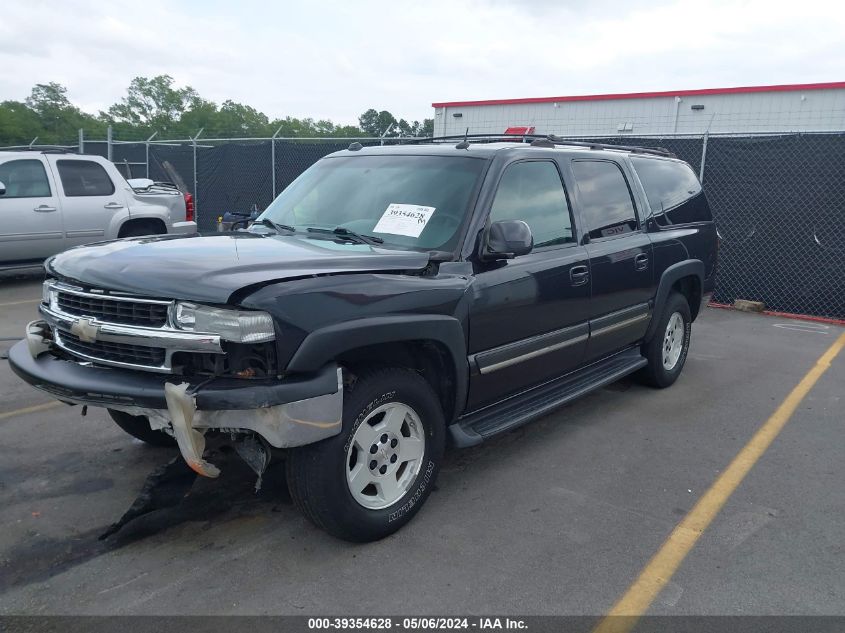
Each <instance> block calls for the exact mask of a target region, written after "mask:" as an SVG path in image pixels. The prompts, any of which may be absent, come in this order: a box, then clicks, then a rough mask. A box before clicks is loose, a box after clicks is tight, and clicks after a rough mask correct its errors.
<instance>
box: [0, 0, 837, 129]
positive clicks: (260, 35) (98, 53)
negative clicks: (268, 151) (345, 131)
mask: <svg viewBox="0 0 845 633" xmlns="http://www.w3.org/2000/svg"><path fill="white" fill-rule="evenodd" d="M844 30H845V8H843V5H841V4H840V3H836V2H824V1H815V0H807V1H804V2H801V3H795V2H789V3H787V2H780V1H770V2H764V1H762V0H749V1H745V2H719V1H716V2H714V1H710V2H708V1H705V0H698V1H695V2H685V1H675V2H664V3H655V2H647V1H644V0H643V1H639V2H618V3H617V2H612V1H610V0H600V1H597V2H589V3H583V2H574V1H573V2H569V1H567V2H553V1H545V0H544V1H539V0H533V1H529V0H522V1H519V0H511V1H507V0H462V1H461V0H429V1H427V2H424V3H419V2H399V1H393V2H389V1H386V2H377V1H375V0H362V1H359V2H354V3H350V2H342V1H340V0H324V1H321V2H319V3H317V2H285V3H261V2H252V1H249V0H242V1H241V2H238V3H236V4H235V5H232V4H231V3H212V2H201V1H199V0H196V1H194V2H183V3H181V4H180V3H176V2H172V1H165V0H145V1H144V2H142V3H139V2H137V1H135V0H112V1H111V2H108V3H103V2H101V0H71V1H64V2H60V3H57V2H44V1H37V0H7V1H6V2H5V3H4V8H3V20H2V22H0V68H3V69H4V71H3V73H0V99H23V98H24V97H25V96H27V95H28V93H29V90H30V89H31V87H32V85H33V84H35V83H43V82H47V81H58V82H60V83H62V84H65V85H66V86H67V87H68V91H69V95H70V97H71V99H72V100H73V101H74V102H75V103H77V104H79V105H80V106H81V107H82V108H83V109H86V110H89V111H97V110H99V109H105V108H107V107H108V106H109V105H110V104H111V103H114V102H115V101H116V100H118V99H119V98H120V97H121V96H122V95H123V94H124V91H125V89H126V86H127V85H128V83H129V81H130V80H131V79H132V77H134V76H138V75H145V76H152V75H155V74H161V73H168V74H170V75H172V76H173V77H174V78H175V79H176V80H177V82H178V83H180V84H190V85H192V86H193V87H194V88H196V89H197V90H198V91H199V92H200V94H202V95H203V96H204V97H206V98H209V99H212V100H215V101H218V102H220V101H223V100H224V99H234V100H235V101H240V102H243V103H247V104H250V105H253V106H255V107H257V108H259V109H260V110H263V111H264V112H266V113H267V114H268V115H269V116H271V117H277V116H285V115H292V116H313V117H315V118H330V119H333V120H335V121H337V122H354V121H355V120H356V119H357V116H358V114H360V113H361V112H362V111H363V110H365V109H366V108H369V107H378V108H386V109H388V110H390V111H392V112H393V113H394V114H396V115H398V116H403V117H406V118H412V119H414V118H415V119H421V118H423V117H430V116H431V114H432V111H431V109H430V104H431V102H432V101H442V100H463V99H480V98H500V97H523V96H550V95H565V94H585V93H586V94H589V93H600V92H627V91H641V90H660V89H666V90H670V89H682V88H699V87H721V86H731V85H754V84H768V83H804V82H812V81H832V80H842V79H845V77H842V76H841V72H842V67H841V60H842V58H843V54H844V53H845V43H843V38H842V37H841V33H842V32H843V31H844Z"/></svg>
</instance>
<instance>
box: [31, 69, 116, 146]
mask: <svg viewBox="0 0 845 633" xmlns="http://www.w3.org/2000/svg"><path fill="white" fill-rule="evenodd" d="M25 105H26V107H27V108H28V109H29V110H30V112H32V113H33V114H34V115H35V117H36V118H37V120H38V123H39V127H40V129H39V130H38V133H37V136H38V140H39V143H63V142H64V143H68V142H70V143H72V142H74V141H75V139H76V136H77V131H78V130H79V129H80V128H88V129H89V130H91V131H96V132H101V131H102V126H100V125H98V124H97V121H96V119H95V118H94V117H92V116H91V115H90V114H86V113H84V112H82V111H81V110H80V109H79V108H77V107H76V106H75V105H73V104H72V103H71V102H70V100H69V99H68V97H67V88H65V87H64V86H62V85H61V84H58V83H56V82H53V81H51V82H50V83H47V84H35V86H34V87H33V89H32V93H31V94H30V95H29V97H27V98H26V102H25ZM21 114H23V113H21ZM30 140H32V139H30Z"/></svg>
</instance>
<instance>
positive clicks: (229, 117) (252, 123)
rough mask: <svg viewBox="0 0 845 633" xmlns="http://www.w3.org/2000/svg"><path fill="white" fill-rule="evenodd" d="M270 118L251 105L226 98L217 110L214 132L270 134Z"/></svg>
mask: <svg viewBox="0 0 845 633" xmlns="http://www.w3.org/2000/svg"><path fill="white" fill-rule="evenodd" d="M270 127H271V126H270V120H269V119H268V118H267V115H266V114H264V113H263V112H259V111H258V110H256V109H255V108H253V107H252V106H248V105H244V104H242V103H235V102H234V101H232V100H226V101H224V102H223V104H222V105H221V106H220V110H219V111H218V112H217V119H216V125H215V128H214V130H215V133H216V134H219V135H221V136H236V137H237V136H253V137H258V136H272V134H273V132H275V128H274V129H273V130H271V129H270Z"/></svg>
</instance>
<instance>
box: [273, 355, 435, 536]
mask: <svg viewBox="0 0 845 633" xmlns="http://www.w3.org/2000/svg"><path fill="white" fill-rule="evenodd" d="M444 446H445V424H444V420H443V411H442V408H441V406H440V401H439V399H438V398H437V395H436V394H435V393H434V390H433V389H432V388H431V386H430V385H429V384H428V382H427V381H426V380H425V379H424V378H423V377H422V376H420V375H419V374H418V373H416V372H414V371H412V370H410V369H402V368H386V369H372V370H367V371H365V372H361V373H360V374H358V376H357V379H356V381H355V384H354V386H353V388H352V389H350V390H348V391H347V392H346V393H345V394H344V402H343V428H342V430H341V432H340V433H339V434H338V435H336V436H335V437H332V438H329V439H327V440H323V441H322V442H318V443H316V444H311V445H308V446H302V447H299V448H296V449H293V450H291V451H290V453H289V455H288V459H287V480H288V488H289V490H290V494H291V497H292V498H293V500H294V503H295V504H296V506H297V507H298V508H299V509H300V510H301V511H302V512H303V514H304V515H305V516H306V517H307V518H308V519H309V520H310V521H311V522H312V523H314V524H315V525H317V526H318V527H320V528H322V529H324V530H326V531H327V532H328V533H329V534H331V535H333V536H336V537H337V538H341V539H344V540H347V541H354V542H368V541H375V540H378V539H380V538H384V537H385V536H387V535H389V534H392V533H393V532H395V531H396V530H398V529H399V528H401V527H402V526H403V525H405V524H406V523H407V522H408V521H410V520H411V519H412V518H413V517H414V515H415V514H416V513H417V512H418V511H419V509H420V507H421V506H422V505H423V503H424V502H425V500H426V499H427V498H428V495H429V494H430V493H431V490H432V488H433V487H434V481H435V479H436V478H437V473H438V471H439V470H440V464H441V462H442V460H443V451H444Z"/></svg>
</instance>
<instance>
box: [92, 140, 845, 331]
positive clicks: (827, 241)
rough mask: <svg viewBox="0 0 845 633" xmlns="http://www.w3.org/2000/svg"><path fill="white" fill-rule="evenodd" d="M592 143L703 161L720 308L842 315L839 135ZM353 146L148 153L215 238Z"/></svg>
mask: <svg viewBox="0 0 845 633" xmlns="http://www.w3.org/2000/svg"><path fill="white" fill-rule="evenodd" d="M590 140H595V141H602V142H607V143H620V144H625V145H642V146H646V147H664V148H666V149H668V150H670V151H672V152H674V153H675V154H676V155H677V156H678V157H679V158H682V159H683V160H686V161H687V162H689V163H690V165H692V167H693V169H695V171H696V173H698V172H699V171H700V170H701V164H702V160H703V161H704V172H703V174H704V178H703V182H704V190H705V191H706V193H707V197H708V199H709V201H710V205H711V207H712V209H713V215H714V218H715V219H716V222H717V224H718V226H719V231H720V233H721V235H722V238H723V239H722V243H721V249H720V254H719V270H718V279H717V290H716V295H715V297H714V300H715V301H716V302H718V303H731V302H732V301H733V300H734V299H752V300H758V301H763V302H765V304H766V306H767V307H768V308H769V309H770V310H777V311H782V312H794V313H799V314H811V315H819V316H831V317H836V318H844V317H845V134H797V135H785V136H784V135H779V136H755V137H716V136H711V137H709V139H708V140H707V142H706V151H704V144H705V142H704V139H702V138H674V137H668V138H667V137H664V138H632V137H624V138H619V137H614V138H602V139H590ZM271 143H275V148H273V146H272V145H271ZM348 144H349V141H342V142H340V141H338V142H335V141H329V142H324V141H308V140H301V141H290V140H276V141H270V140H269V139H268V140H266V141H257V142H249V143H237V142H227V143H220V142H217V143H215V144H214V145H203V144H202V142H201V141H199V142H198V145H197V148H196V163H195V162H194V148H193V146H192V145H191V144H181V145H164V144H162V145H156V144H151V145H150V146H149V163H148V164H149V177H150V178H153V179H155V180H172V174H173V173H174V172H175V173H176V174H177V175H178V177H179V178H181V180H182V181H183V182H184V185H185V186H186V188H187V189H188V190H189V191H191V192H192V193H194V196H195V200H196V204H197V219H198V222H199V226H200V230H202V231H213V230H215V227H216V221H217V217H218V216H219V215H222V214H223V213H224V212H225V211H241V212H245V211H249V210H250V209H251V208H252V206H253V205H257V206H258V208H259V209H264V208H266V206H267V205H268V204H269V203H270V201H271V200H272V199H273V197H274V191H275V193H276V194H278V193H279V192H280V191H282V189H284V188H285V187H286V186H287V185H288V184H290V183H291V182H292V181H293V180H294V178H296V177H297V176H298V175H299V174H301V173H302V172H303V171H304V170H305V169H307V168H308V167H309V166H310V165H312V164H313V163H314V162H316V161H317V160H319V159H320V158H321V157H323V156H325V155H326V154H330V153H331V152H334V151H337V150H339V149H344V148H346V147H348ZM102 149H104V148H102ZM113 149H114V153H113V159H114V161H115V163H117V164H118V166H121V168H122V171H124V172H125V171H127V169H128V170H131V172H132V175H133V176H135V177H144V176H146V166H147V161H146V156H145V152H146V148H145V146H144V145H143V144H134V145H115V146H114V148H113ZM274 149H275V152H274V151H273V150H274ZM100 150H101V148H100V147H99V146H98V147H96V148H95V147H94V146H93V145H92V146H90V148H89V145H86V151H93V152H95V153H101V152H100ZM274 164H275V179H274V174H273V168H272V166H273V165H274Z"/></svg>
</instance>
